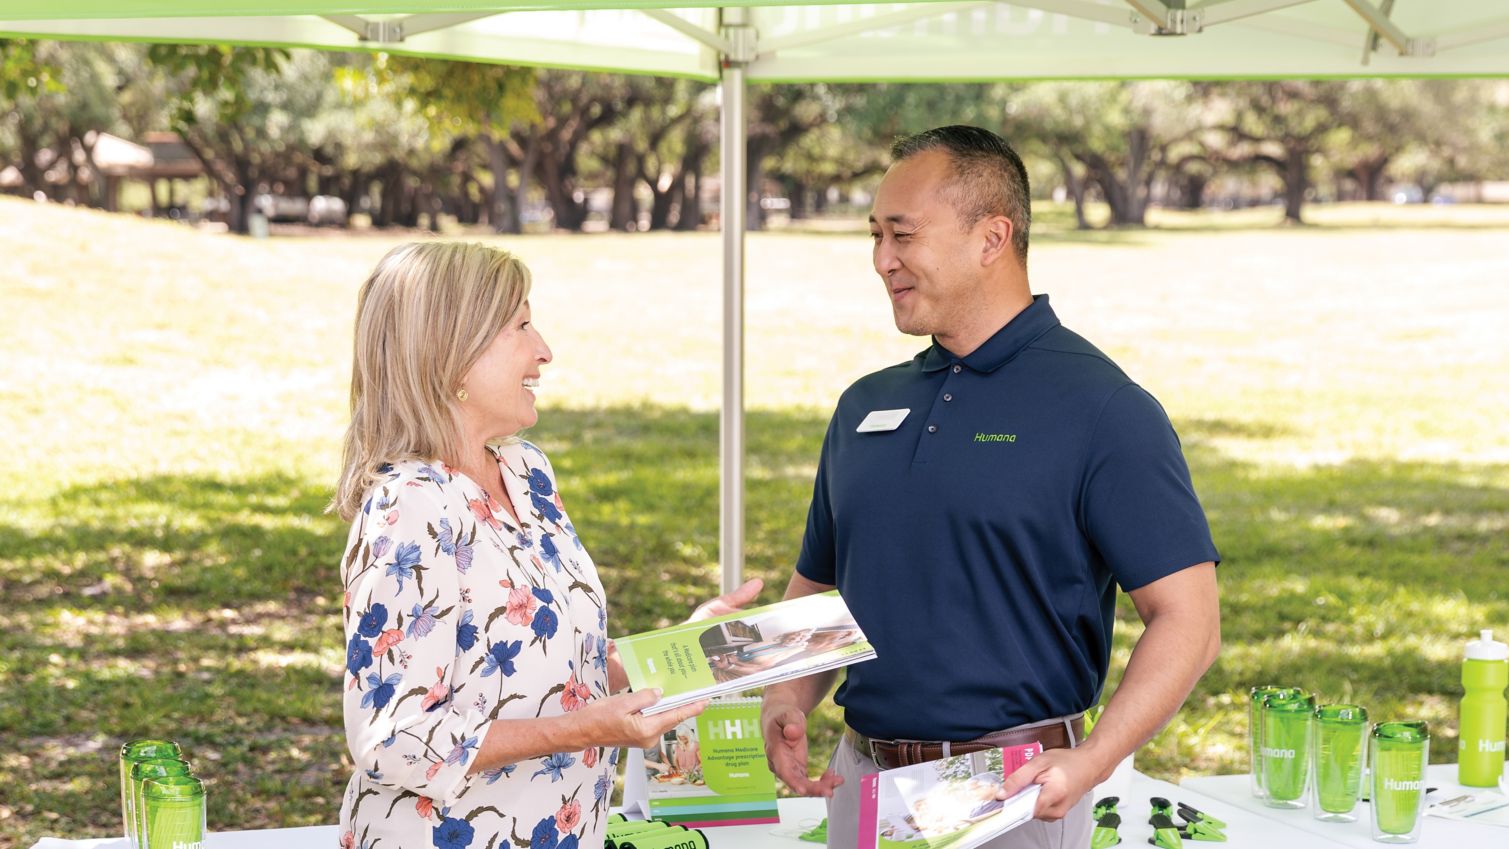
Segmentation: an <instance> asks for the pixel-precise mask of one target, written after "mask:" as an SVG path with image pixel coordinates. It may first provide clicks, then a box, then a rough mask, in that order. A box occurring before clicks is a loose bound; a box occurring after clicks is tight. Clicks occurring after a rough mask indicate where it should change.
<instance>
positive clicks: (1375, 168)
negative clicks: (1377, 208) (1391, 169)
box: [1352, 154, 1393, 201]
mask: <svg viewBox="0 0 1509 849" xmlns="http://www.w3.org/2000/svg"><path fill="white" fill-rule="evenodd" d="M1392 159H1393V157H1392V156H1389V155H1387V154H1384V155H1381V156H1373V157H1369V158H1367V159H1364V160H1362V161H1360V162H1358V163H1357V164H1355V165H1353V166H1352V179H1354V180H1356V181H1357V187H1358V188H1359V189H1361V190H1362V199H1363V200H1369V201H1380V200H1383V175H1384V173H1385V172H1386V171H1387V170H1388V164H1389V161H1390V160H1392Z"/></svg>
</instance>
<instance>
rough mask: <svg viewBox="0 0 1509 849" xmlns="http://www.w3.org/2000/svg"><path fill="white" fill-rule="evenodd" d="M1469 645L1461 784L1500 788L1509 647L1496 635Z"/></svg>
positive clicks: (1464, 679)
mask: <svg viewBox="0 0 1509 849" xmlns="http://www.w3.org/2000/svg"><path fill="white" fill-rule="evenodd" d="M1480 637H1481V638H1480V639H1476V640H1473V641H1472V642H1470V643H1468V644H1467V652H1466V656H1465V657H1464V658H1463V660H1462V688H1463V690H1464V691H1465V695H1463V696H1462V707H1461V712H1460V714H1459V715H1458V718H1457V729H1458V737H1457V782H1458V783H1460V784H1462V785H1464V786H1467V787H1497V786H1498V783H1499V776H1501V775H1503V774H1504V717H1505V702H1504V687H1505V686H1506V685H1509V645H1504V644H1503V643H1500V642H1496V641H1495V640H1494V639H1493V632H1492V631H1483V632H1482V634H1481V635H1480Z"/></svg>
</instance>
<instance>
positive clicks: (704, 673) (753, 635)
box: [614, 590, 875, 714]
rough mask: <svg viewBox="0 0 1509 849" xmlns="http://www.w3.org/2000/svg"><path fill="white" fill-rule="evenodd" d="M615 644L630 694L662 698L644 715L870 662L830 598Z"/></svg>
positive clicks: (832, 594) (858, 635) (850, 620)
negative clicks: (647, 692) (654, 691)
mask: <svg viewBox="0 0 1509 849" xmlns="http://www.w3.org/2000/svg"><path fill="white" fill-rule="evenodd" d="M614 643H615V644H616V645H617V646H618V653H619V656H620V657H621V658H622V660H623V665H624V671H625V672H627V673H628V676H629V685H630V687H632V688H633V689H635V690H643V689H646V688H649V687H659V688H660V690H661V697H660V701H658V702H656V703H655V704H654V705H653V706H651V707H650V708H647V709H646V710H645V711H644V712H645V713H646V714H655V713H660V712H662V711H666V710H670V709H671V708H674V707H677V706H679V705H683V704H686V703H687V702H694V701H697V700H698V699H706V698H712V697H714V696H721V695H725V694H729V693H738V692H742V691H744V690H751V689H754V688H756V687H763V686H765V685H766V684H773V683H775V682H777V681H785V680H788V679H791V678H800V677H801V676H803V675H811V674H813V673H814V672H822V671H824V670H827V669H836V668H838V667H840V666H848V665H849V664H851V663H858V662H860V661H864V660H869V659H870V658H873V657H874V656H875V649H874V647H872V646H871V645H870V642H869V640H867V639H865V635H864V632H862V631H860V629H859V625H858V624H856V623H855V621H854V616H853V615H852V614H851V613H849V607H848V605H846V604H844V600H843V599H842V598H840V597H839V595H838V591H837V590H830V591H828V592H825V593H818V594H817V595H809V596H803V597H801V598H793V599H787V600H786V601H779V602H776V603H775V604H770V605H766V606H764V607H755V608H751V609H748V610H740V611H738V612H735V613H730V614H727V615H724V616H719V617H716V618H713V619H704V620H702V621H701V622H689V623H686V624H683V625H675V626H672V627H670V628H661V629H659V630H656V631H646V632H645V633H643V634H633V635H631V636H627V637H619V638H618V639H616V640H614Z"/></svg>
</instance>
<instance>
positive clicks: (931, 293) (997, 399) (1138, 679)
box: [762, 127, 1220, 849]
mask: <svg viewBox="0 0 1509 849" xmlns="http://www.w3.org/2000/svg"><path fill="white" fill-rule="evenodd" d="M892 157H893V159H894V164H893V165H892V166H891V168H890V170H889V171H887V172H886V176H885V178H884V180H883V181H882V182H881V185H880V188H879V190H878V191H877V193H876V195H875V204H874V209H873V211H872V213H871V216H870V232H871V235H872V237H873V239H874V263H875V270H876V272H877V273H879V275H880V277H881V280H882V281H883V282H884V284H885V288H886V294H887V296H888V297H889V298H890V301H891V309H892V312H893V313H894V317H895V320H896V327H897V329H899V330H901V331H902V332H903V333H909V334H913V335H917V336H922V335H928V336H931V337H932V345H931V346H930V347H929V348H928V349H927V350H925V351H923V352H922V353H920V354H918V355H917V356H916V357H915V358H913V359H912V360H911V361H910V362H906V363H901V364H900V365H896V366H892V367H890V368H887V369H882V370H881V371H878V372H875V373H874V374H871V375H868V376H866V377H864V378H862V379H861V380H860V381H859V382H857V383H855V384H854V385H853V386H851V387H850V388H849V389H848V390H847V391H846V392H845V393H844V394H843V397H842V398H840V399H839V402H838V408H837V410H836V411H835V412H834V414H833V420H832V422H831V423H830V424H829V426H828V433H827V436H826V438H825V439H824V441H823V451H822V457H821V459H820V461H819V464H818V470H817V480H816V483H815V485H814V487H813V494H812V505H811V508H810V509H809V511H808V516H807V531H806V535H805V537H804V539H803V541H802V550H801V555H800V557H799V559H798V561H797V564H796V571H795V574H793V575H792V577H791V582H790V584H789V586H788V587H787V590H786V596H787V597H788V598H791V597H795V596H801V595H807V594H809V593H815V592H823V591H825V590H829V589H832V588H833V587H834V586H837V587H838V589H839V591H840V592H841V593H842V594H843V597H844V599H845V600H846V601H847V602H848V604H849V607H850V609H851V610H852V611H853V613H854V615H855V618H856V619H857V621H858V622H859V625H860V627H861V628H863V629H864V632H865V635H866V636H867V637H869V639H870V640H871V642H872V643H874V645H875V648H876V651H877V652H878V655H879V656H878V658H877V659H875V660H871V661H868V662H866V663H861V664H856V665H854V666H851V667H849V668H848V670H847V674H846V678H845V681H844V683H843V685H842V686H841V687H839V689H838V692H837V693H836V694H835V696H834V700H835V701H836V702H837V703H838V704H839V705H841V706H842V707H843V709H844V721H845V724H846V725H847V726H848V728H847V729H846V732H845V734H844V737H843V740H842V742H840V744H839V746H838V748H837V750H836V751H835V752H834V753H833V757H832V760H831V761H830V763H829V770H828V771H827V772H825V773H824V774H823V775H822V776H821V777H819V778H817V779H810V778H809V777H808V771H807V739H806V726H807V721H806V716H807V714H808V713H809V712H810V711H811V710H812V709H813V708H814V707H816V705H817V704H818V703H819V702H820V701H821V700H822V699H823V697H824V696H825V695H826V694H827V692H828V688H829V687H831V686H832V684H833V681H834V678H835V677H836V673H828V674H827V675H814V676H809V677H807V678H801V679H798V680H796V681H791V682H787V683H784V684H779V685H775V686H771V687H769V688H767V689H766V691H765V697H764V707H763V711H762V725H763V728H764V736H765V741H766V753H767V756H768V757H769V759H770V763H771V767H772V769H773V770H774V771H775V773H776V775H778V776H780V777H781V779H782V780H783V781H785V782H786V783H787V784H788V785H789V786H790V787H791V788H792V789H793V790H795V791H796V792H798V793H802V794H805V795H821V796H828V797H830V798H829V807H828V810H829V818H828V845H829V846H830V847H844V849H848V847H852V846H854V841H855V838H856V830H857V829H856V826H857V814H858V807H859V805H858V792H859V778H860V777H861V776H863V775H866V774H869V773H873V772H875V771H877V770H879V769H887V768H892V767H895V766H899V765H905V764H908V763H916V762H921V761H925V760H932V759H936V758H939V757H945V756H947V755H948V754H950V753H953V754H960V753H963V752H966V751H973V750H977V749H979V748H983V747H986V746H994V745H1015V744H1020V743H1026V742H1029V741H1032V740H1037V741H1039V742H1041V743H1042V744H1043V746H1044V748H1045V749H1046V750H1047V751H1046V752H1045V753H1044V754H1043V755H1042V756H1041V757H1038V758H1036V759H1034V760H1033V761H1031V762H1030V763H1029V764H1028V765H1027V766H1025V767H1023V768H1022V769H1021V770H1018V771H1017V772H1016V773H1014V774H1013V775H1012V776H1011V777H1010V778H1009V779H1008V781H1007V784H1006V786H1005V788H1004V789H1003V793H1014V792H1016V791H1017V790H1020V789H1021V788H1022V787H1024V786H1026V785H1027V784H1028V783H1029V782H1036V783H1037V784H1039V785H1041V786H1042V790H1041V794H1040V796H1039V799H1038V803H1037V810H1036V820H1035V821H1034V822H1031V823H1028V824H1027V825H1024V826H1022V827H1020V828H1018V829H1016V830H1014V831H1012V832H1009V833H1008V834H1006V835H1004V836H1002V837H1001V838H997V840H995V841H992V842H991V843H989V844H987V846H990V847H1013V849H1016V847H1034V849H1036V847H1054V849H1057V848H1058V847H1072V849H1082V847H1084V846H1087V845H1089V837H1090V829H1091V823H1090V804H1091V799H1090V796H1089V793H1090V789H1091V788H1092V787H1093V786H1094V785H1095V784H1097V783H1098V782H1099V781H1101V780H1103V779H1105V778H1106V777H1107V776H1108V775H1109V774H1110V772H1111V770H1112V769H1113V768H1114V767H1115V766H1116V764H1117V763H1119V762H1120V761H1121V760H1122V759H1123V758H1125V757H1126V756H1127V755H1128V754H1130V753H1131V752H1133V751H1135V750H1136V748H1137V747H1138V746H1140V745H1142V744H1143V743H1144V742H1146V741H1147V740H1148V739H1149V738H1151V737H1152V736H1153V734H1154V733H1156V732H1157V731H1158V729H1159V728H1161V727H1162V726H1163V725H1164V724H1165V723H1166V722H1168V720H1169V719H1170V718H1171V717H1172V716H1173V714H1174V712H1175V711H1176V710H1178V708H1179V706H1180V705H1181V704H1182V703H1183V701H1184V699H1185V697H1186V696H1188V695H1189V692H1190V690H1191V689H1192V688H1193V687H1194V685H1195V682H1196V681H1197V680H1199V678H1200V676H1201V675H1202V674H1203V673H1204V672H1205V670H1206V668H1207V667H1208V666H1209V665H1210V664H1211V662H1212V661H1213V660H1214V659H1215V656H1216V653H1217V651H1218V650H1219V645H1220V611H1219V601H1218V594H1217V590H1216V578H1215V564H1216V561H1217V560H1218V559H1219V555H1218V554H1217V553H1216V549H1215V546H1214V544H1213V543H1212V541H1211V537H1210V529H1209V527H1208V526H1207V524H1206V521H1205V515H1204V512H1203V511H1202V510H1201V508H1200V504H1199V501H1198V500H1197V499H1196V497H1195V492H1194V488H1193V486H1192V485H1191V483H1190V478H1189V470H1188V468H1187V466H1186V465H1185V462H1184V457H1183V455H1182V453H1181V452H1180V448H1179V440H1178V437H1177V436H1176V435H1175V433H1174V430H1173V427H1172V426H1171V425H1170V424H1169V421H1168V417H1167V415H1166V414H1165V413H1164V412H1163V408H1162V407H1160V406H1159V405H1158V402H1157V401H1155V400H1154V399H1153V397H1152V396H1151V395H1149V394H1148V393H1147V392H1145V391H1144V390H1143V389H1142V388H1141V387H1139V386H1138V385H1137V384H1135V383H1133V382H1132V380H1131V379H1130V378H1128V377H1127V376H1126V374H1125V373H1123V372H1122V371H1121V369H1119V368H1117V366H1116V364H1115V363H1113V362H1111V361H1110V359H1108V358H1107V357H1106V356H1105V354H1102V353H1101V352H1100V351H1098V350H1096V348H1095V347H1094V346H1092V345H1091V344H1090V343H1088V342H1086V341H1085V340H1084V339H1082V338H1080V337H1079V336H1077V335H1076V334H1074V333H1073V332H1071V331H1069V330H1068V329H1066V328H1065V327H1064V326H1063V325H1061V324H1059V321H1058V318H1057V317H1056V316H1055V315H1054V313H1053V309H1052V308H1051V307H1050V306H1049V305H1048V297H1047V296H1046V295H1039V296H1036V297H1033V295H1032V294H1031V292H1030V290H1029V288H1028V282H1027V265H1026V262H1027V231H1028V224H1029V222H1030V218H1031V212H1030V209H1029V200H1028V198H1029V195H1028V187H1027V173H1026V170H1025V169H1024V168H1023V167H1022V162H1021V160H1020V159H1019V158H1018V157H1017V155H1016V153H1015V152H1014V151H1012V149H1011V148H1010V147H1009V146H1008V145H1007V144H1006V143H1005V142H1004V141H1003V140H1001V139H1000V138H999V137H997V136H996V135H995V134H993V133H990V132H988V131H985V130H981V129H978V128H974V127H943V128H939V129H936V130H930V131H928V132H926V133H922V134H919V135H917V136H913V137H911V138H908V139H904V140H902V141H900V142H898V143H897V144H896V146H895V147H894V148H893V149H892ZM1117 585H1120V586H1121V587H1122V588H1123V589H1125V590H1126V591H1127V593H1128V594H1129V595H1130V596H1131V598H1132V602H1133V604H1134V605H1135V606H1136V609H1137V613H1138V615H1139V616H1140V617H1141V618H1142V620H1143V622H1144V623H1145V624H1146V626H1147V627H1146V630H1145V631H1144V632H1143V635H1142V636H1141V637H1140V638H1139V639H1138V641H1137V644H1136V647H1135V648H1134V650H1133V652H1132V655H1131V659H1130V661H1129V662H1128V663H1127V668H1126V673H1125V675H1124V676H1123V678H1122V682H1121V685H1120V686H1119V687H1118V688H1117V690H1116V692H1115V694H1114V695H1113V696H1112V698H1111V701H1110V702H1109V704H1108V705H1107V706H1106V709H1105V712H1104V714H1103V715H1102V716H1101V718H1100V721H1099V722H1098V723H1097V724H1096V726H1095V733H1094V735H1093V736H1091V737H1090V738H1089V739H1083V737H1082V731H1083V724H1082V715H1083V713H1084V711H1085V710H1086V709H1087V708H1089V707H1091V706H1092V705H1094V704H1095V703H1096V702H1097V700H1098V699H1099V697H1100V691H1101V687H1102V686H1103V685H1104V683H1105V678H1106V670H1107V667H1108V665H1109V662H1110V654H1111V624H1112V619H1113V610H1114V607H1115V600H1116V587H1117ZM945 744H946V745H945Z"/></svg>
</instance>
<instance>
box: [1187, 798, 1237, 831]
mask: <svg viewBox="0 0 1509 849" xmlns="http://www.w3.org/2000/svg"><path fill="white" fill-rule="evenodd" d="M1179 816H1181V817H1183V818H1184V821H1185V822H1187V823H1197V822H1200V823H1205V824H1206V825H1213V826H1215V827H1216V828H1218V829H1220V828H1225V827H1226V823H1224V822H1222V821H1221V820H1218V819H1216V818H1215V817H1213V816H1211V815H1210V814H1207V813H1205V812H1204V811H1202V810H1200V809H1199V808H1191V807H1190V806H1189V805H1186V804H1184V803H1183V802H1180V803H1179Z"/></svg>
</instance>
